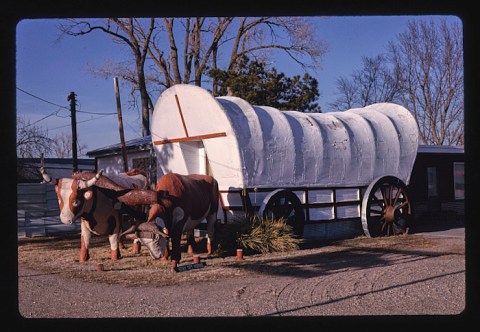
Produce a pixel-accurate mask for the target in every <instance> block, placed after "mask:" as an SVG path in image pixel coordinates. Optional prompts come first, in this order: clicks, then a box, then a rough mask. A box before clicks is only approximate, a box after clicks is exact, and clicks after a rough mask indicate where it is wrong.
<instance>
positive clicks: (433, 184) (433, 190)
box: [427, 167, 438, 197]
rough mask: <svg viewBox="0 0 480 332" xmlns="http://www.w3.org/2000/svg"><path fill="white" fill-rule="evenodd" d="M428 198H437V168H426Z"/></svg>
mask: <svg viewBox="0 0 480 332" xmlns="http://www.w3.org/2000/svg"><path fill="white" fill-rule="evenodd" d="M427 184H428V197H435V196H438V191H437V168H436V167H428V168H427Z"/></svg>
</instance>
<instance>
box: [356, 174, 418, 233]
mask: <svg viewBox="0 0 480 332" xmlns="http://www.w3.org/2000/svg"><path fill="white" fill-rule="evenodd" d="M411 220H412V207H411V204H410V201H409V199H408V196H407V187H406V186H405V184H404V183H403V181H402V180H400V179H398V178H396V177H394V176H384V177H381V178H378V179H376V180H375V181H373V182H372V183H371V184H370V185H369V186H368V188H367V190H366V191H365V194H364V196H363V200H362V227H363V231H364V233H365V235H367V236H369V237H376V236H391V235H397V234H402V233H403V234H406V233H408V229H409V226H410V223H411Z"/></svg>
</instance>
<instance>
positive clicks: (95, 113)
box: [77, 111, 117, 115]
mask: <svg viewBox="0 0 480 332" xmlns="http://www.w3.org/2000/svg"><path fill="white" fill-rule="evenodd" d="M77 113H85V114H94V115H117V113H101V112H87V111H77Z"/></svg>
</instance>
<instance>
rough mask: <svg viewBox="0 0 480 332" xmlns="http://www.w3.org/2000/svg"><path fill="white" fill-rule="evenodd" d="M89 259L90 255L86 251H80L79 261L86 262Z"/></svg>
mask: <svg viewBox="0 0 480 332" xmlns="http://www.w3.org/2000/svg"><path fill="white" fill-rule="evenodd" d="M89 259H90V255H89V254H88V251H86V252H80V258H79V260H80V262H86V261H88V260H89Z"/></svg>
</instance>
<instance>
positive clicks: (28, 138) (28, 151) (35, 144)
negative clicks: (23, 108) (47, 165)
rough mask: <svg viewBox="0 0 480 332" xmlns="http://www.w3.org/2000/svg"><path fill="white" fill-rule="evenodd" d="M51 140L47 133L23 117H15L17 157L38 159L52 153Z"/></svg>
mask: <svg viewBox="0 0 480 332" xmlns="http://www.w3.org/2000/svg"><path fill="white" fill-rule="evenodd" d="M52 144H53V140H52V139H51V138H49V137H48V131H47V130H46V129H44V128H43V127H41V126H39V125H37V124H35V123H31V122H30V121H29V120H28V119H27V118H26V117H25V116H17V144H16V146H17V157H18V158H38V157H40V156H41V155H42V154H44V155H48V154H49V153H50V152H51V151H52Z"/></svg>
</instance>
